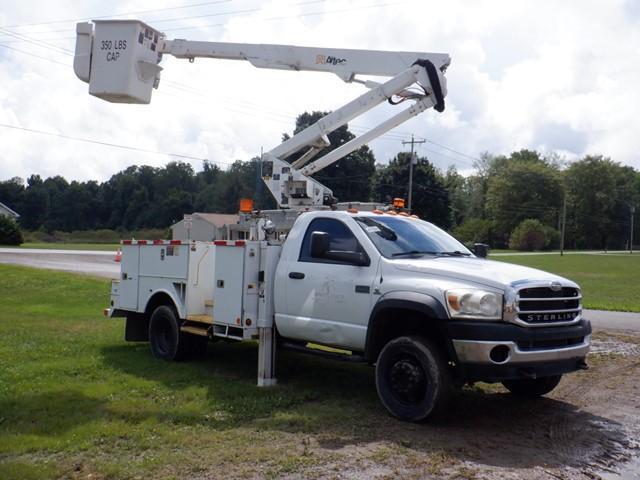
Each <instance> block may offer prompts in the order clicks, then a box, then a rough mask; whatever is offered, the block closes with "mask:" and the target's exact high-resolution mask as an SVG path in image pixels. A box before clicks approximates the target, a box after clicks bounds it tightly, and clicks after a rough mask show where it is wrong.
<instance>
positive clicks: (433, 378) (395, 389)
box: [376, 336, 451, 422]
mask: <svg viewBox="0 0 640 480" xmlns="http://www.w3.org/2000/svg"><path fill="white" fill-rule="evenodd" d="M376 388H377V390H378V396H379V397H380V401H381V402H382V404H383V405H384V406H385V408H386V409H387V410H388V411H389V413H391V415H393V416H394V417H397V418H399V419H400V420H407V421H411V422H418V421H421V420H424V419H426V418H427V417H429V416H431V415H434V414H436V413H439V412H440V411H441V410H442V409H443V407H444V406H445V404H446V400H447V398H448V396H449V394H450V392H451V378H450V375H449V372H448V369H447V365H446V362H445V361H444V359H443V358H442V355H441V354H440V352H439V351H438V349H437V348H436V347H435V345H433V343H432V342H430V341H429V340H427V339H425V338H422V337H416V336H406V337H398V338H396V339H394V340H391V341H390V342H389V343H387V344H386V345H385V346H384V348H383V349H382V351H381V352H380V355H379V357H378V362H377V363H376Z"/></svg>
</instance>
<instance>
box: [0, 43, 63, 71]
mask: <svg viewBox="0 0 640 480" xmlns="http://www.w3.org/2000/svg"><path fill="white" fill-rule="evenodd" d="M0 47H2V48H6V49H9V50H13V51H15V52H20V53H23V54H25V55H29V56H31V57H35V58H39V59H40V60H46V61H47V62H52V63H57V64H58V65H62V66H63V67H65V68H71V65H70V64H67V63H63V62H58V61H57V60H53V59H51V58H47V57H42V56H40V55H36V54H35V53H31V52H26V51H24V50H20V49H18V48H14V47H10V46H9V45H5V44H3V43H0Z"/></svg>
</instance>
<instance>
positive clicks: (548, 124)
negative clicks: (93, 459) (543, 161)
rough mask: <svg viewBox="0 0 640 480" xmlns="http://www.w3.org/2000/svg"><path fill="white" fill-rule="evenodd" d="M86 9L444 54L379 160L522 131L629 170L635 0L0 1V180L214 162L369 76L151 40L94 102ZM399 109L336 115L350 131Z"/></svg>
mask: <svg viewBox="0 0 640 480" xmlns="http://www.w3.org/2000/svg"><path fill="white" fill-rule="evenodd" d="M100 18H102V19H106V18H117V19H124V18H137V19H140V20H143V21H145V22H146V23H148V24H149V25H151V26H152V27H154V28H156V29H158V30H160V31H162V32H164V33H165V34H166V36H167V38H168V39H175V38H185V39H188V40H201V41H215V42H241V43H274V44H286V45H300V46H314V47H337V48H357V49H374V50H390V51H393V50H402V51H416V52H441V53H448V54H449V55H450V56H451V58H452V62H451V66H450V67H449V69H448V71H447V74H446V77H447V84H448V95H447V98H446V104H447V108H446V110H445V112H444V113H438V112H435V111H434V110H429V111H427V112H425V113H423V114H421V115H419V116H418V117H416V118H414V119H412V120H411V121H409V122H407V123H404V124H402V125H400V126H398V127H397V128H396V129H394V130H392V131H391V132H389V133H387V134H385V135H384V136H382V137H381V138H379V139H377V140H375V141H372V142H371V143H370V144H369V146H370V147H371V148H372V149H373V151H374V153H375V155H376V159H377V161H378V162H379V163H386V162H388V161H389V160H390V159H391V158H393V156H394V155H396V154H397V153H398V152H400V151H404V150H406V149H407V148H408V147H407V146H405V145H403V144H402V142H403V141H407V140H410V138H411V135H414V136H415V137H416V138H419V139H424V140H426V141H425V143H422V144H420V145H418V146H417V147H416V151H417V153H418V154H419V155H421V156H426V157H427V158H428V159H429V160H430V161H431V162H432V163H433V164H434V165H435V166H436V167H438V168H440V169H441V170H443V171H444V170H446V169H447V168H448V167H449V166H451V165H453V166H455V167H456V168H457V169H458V170H459V171H462V172H463V173H464V172H470V171H471V170H472V168H473V162H474V159H476V158H478V157H479V156H480V155H481V154H482V153H483V152H489V153H492V154H508V153H510V152H512V151H514V150H519V149H522V148H529V149H536V150H538V151H540V152H542V153H544V154H545V155H558V156H560V157H561V158H564V159H565V160H567V161H569V162H570V161H573V160H576V159H579V158H581V157H583V156H585V155H588V154H589V155H604V156H607V157H610V158H611V159H613V160H614V161H617V162H620V163H622V164H625V165H631V166H633V167H635V168H636V169H640V155H639V154H638V153H637V152H638V148H637V146H636V141H637V140H638V139H640V121H638V119H637V117H638V112H637V111H638V109H639V107H640V88H639V87H638V86H639V85H640V1H639V0H600V1H595V0H594V1H590V0H574V1H571V0H568V1H563V2H557V1H551V0H535V1H528V0H509V1H498V0H486V1H482V0H464V1H463V0H446V1H440V2H435V1H431V0H428V1H427V0H423V1H419V0H414V1H401V0H398V1H395V0H353V1H348V0H341V1H337V0H325V1H322V0H315V1H314V0H277V1H276V0H272V1H264V2H260V1H257V0H217V1H206V0H154V1H153V2H150V1H142V0H135V1H120V0H114V1H111V2H102V1H97V0H85V1H77V0H76V1H69V0H59V1H42V0H40V1H36V0H20V1H13V0H0V146H1V147H0V181H2V180H7V179H9V178H12V177H15V176H18V177H22V178H25V179H26V178H27V177H29V176H30V175H32V174H38V175H40V176H42V177H48V176H54V175H62V176H64V177H65V178H67V179H68V180H78V181H86V180H98V181H104V180H106V179H108V178H109V177H110V176H111V175H113V174H114V173H116V172H118V171H120V170H123V169H124V168H126V167H128V166H130V165H143V164H144V165H153V166H157V167H160V166H162V165H165V164H166V163H167V162H169V161H172V160H182V161H186V162H189V163H191V164H192V165H193V167H194V169H195V170H196V171H198V170H201V169H202V162H203V159H208V160H209V161H211V162H213V163H215V164H217V165H218V166H220V167H221V168H226V167H227V166H228V165H229V164H230V163H232V162H233V161H235V160H247V159H250V158H251V157H254V156H257V155H259V154H260V151H261V149H264V150H265V151H268V150H270V149H271V148H273V147H275V146H276V145H278V143H279V142H280V141H281V137H282V134H283V133H285V132H288V133H291V131H292V130H293V128H294V123H295V118H296V116H297V115H298V114H300V113H302V112H303V111H312V110H332V109H335V108H339V107H340V106H341V105H343V104H345V103H346V102H348V101H349V100H351V99H353V98H355V97H357V96H358V95H360V94H362V93H363V92H365V91H366V87H364V86H363V85H361V84H357V83H344V82H342V81H341V80H340V79H339V78H338V77H337V76H335V75H332V74H329V73H317V72H291V71H276V70H267V69H257V68H255V67H253V66H251V65H250V64H249V63H247V62H243V61H230V60H212V59H196V61H195V62H194V63H189V62H188V61H186V60H182V59H175V58H172V57H170V56H167V55H165V56H164V58H163V61H162V63H161V66H162V67H163V69H164V70H163V71H162V76H161V80H160V85H159V88H158V90H154V91H153V98H152V101H151V103H150V104H149V105H128V104H116V103H108V102H105V101H103V100H101V99H98V98H95V97H93V96H91V95H89V94H88V85H87V84H86V83H84V82H82V81H80V80H79V79H78V78H77V77H76V76H75V74H74V73H73V68H72V62H73V53H74V48H75V23H76V22H77V21H87V20H90V19H100ZM378 80H379V79H378ZM398 108H401V107H392V106H390V105H383V106H381V107H379V108H377V109H376V110H373V111H371V112H369V113H368V114H366V115H365V116H363V117H361V118H358V119H356V120H354V121H353V122H352V124H350V125H349V126H350V128H351V130H352V131H353V132H354V133H356V134H360V133H362V132H363V131H365V130H366V129H367V128H371V127H373V126H375V125H376V124H377V123H379V122H381V121H383V120H385V119H386V118H388V117H389V116H391V115H393V114H394V113H395V112H396V111H397V110H398ZM81 140H86V141H81Z"/></svg>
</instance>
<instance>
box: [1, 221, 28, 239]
mask: <svg viewBox="0 0 640 480" xmlns="http://www.w3.org/2000/svg"><path fill="white" fill-rule="evenodd" d="M22 242H24V239H23V238H22V232H21V231H20V227H19V226H18V224H17V223H16V221H15V220H14V219H13V218H11V217H8V216H6V215H0V245H20V244H21V243H22Z"/></svg>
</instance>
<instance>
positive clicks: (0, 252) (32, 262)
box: [0, 248, 120, 278]
mask: <svg viewBox="0 0 640 480" xmlns="http://www.w3.org/2000/svg"><path fill="white" fill-rule="evenodd" d="M114 256H115V252H104V251H98V250H45V249H42V250H40V249H27V248H24V249H17V248H0V263H11V264H14V265H25V266H28V267H36V268H47V269H51V270H63V271H66V272H77V273H86V274H88V275H97V276H99V277H106V278H117V277H118V275H119V272H120V264H118V263H116V262H114V261H113V259H114Z"/></svg>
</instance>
